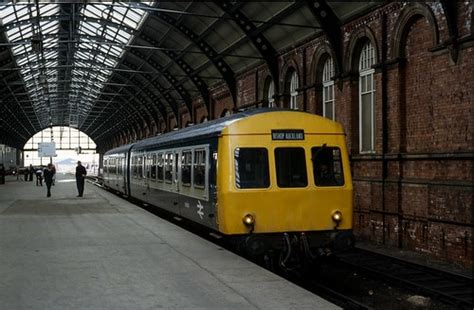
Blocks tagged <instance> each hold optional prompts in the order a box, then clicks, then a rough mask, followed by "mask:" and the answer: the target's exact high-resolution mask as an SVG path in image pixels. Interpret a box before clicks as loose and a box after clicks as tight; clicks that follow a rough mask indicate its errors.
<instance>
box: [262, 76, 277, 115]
mask: <svg viewBox="0 0 474 310" xmlns="http://www.w3.org/2000/svg"><path fill="white" fill-rule="evenodd" d="M272 82H273V85H274V87H273V89H274V91H275V89H276V87H275V81H274V80H273V78H272V76H271V75H270V74H268V75H267V76H266V77H265V79H264V82H263V88H262V102H263V105H262V106H264V107H268V104H269V102H268V90H269V88H270V84H271V83H272ZM275 95H276V94H275V93H274V94H273V96H274V97H275Z"/></svg>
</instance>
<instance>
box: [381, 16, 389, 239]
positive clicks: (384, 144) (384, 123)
mask: <svg viewBox="0 0 474 310" xmlns="http://www.w3.org/2000/svg"><path fill="white" fill-rule="evenodd" d="M387 80H388V77H387V14H386V13H384V14H383V15H382V111H381V112H382V211H383V213H382V234H383V238H382V243H383V244H384V245H385V241H386V240H385V239H386V233H385V228H386V222H385V212H386V205H385V186H386V179H387V176H388V161H387V158H386V155H387V151H388V128H387V123H388V119H387V118H388V115H387V106H388V85H387Z"/></svg>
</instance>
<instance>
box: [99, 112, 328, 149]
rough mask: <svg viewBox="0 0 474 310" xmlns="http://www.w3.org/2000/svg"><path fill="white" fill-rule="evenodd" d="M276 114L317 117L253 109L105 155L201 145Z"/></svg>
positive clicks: (123, 147)
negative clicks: (231, 128)
mask: <svg viewBox="0 0 474 310" xmlns="http://www.w3.org/2000/svg"><path fill="white" fill-rule="evenodd" d="M278 112H290V113H300V114H307V115H311V116H314V117H317V115H314V114H311V113H307V112H301V111H295V110H288V109H275V108H263V109H255V110H250V111H245V112H239V113H235V114H232V115H230V116H227V117H222V118H218V119H215V120H211V121H208V122H205V123H201V124H197V125H194V126H191V127H186V128H183V129H179V130H175V131H171V132H168V133H165V134H160V135H157V136H154V137H151V138H147V139H144V140H141V141H137V142H136V143H134V144H128V145H124V146H121V147H118V148H115V149H113V150H110V151H108V152H107V153H105V154H106V155H107V154H111V153H123V152H127V151H128V150H130V148H132V149H133V150H146V149H149V148H151V147H156V146H159V147H166V146H170V145H175V144H181V143H189V142H193V141H196V143H201V142H198V141H199V140H201V141H202V140H206V139H210V138H213V137H217V136H219V135H220V134H221V133H222V131H223V130H224V129H225V128H226V127H229V126H230V125H231V124H233V123H235V122H237V121H239V120H242V119H245V118H247V117H250V116H253V115H257V114H265V113H278ZM320 118H321V121H323V122H324V123H333V124H336V123H335V122H333V121H330V120H328V119H325V118H323V117H320Z"/></svg>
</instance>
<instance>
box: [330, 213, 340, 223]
mask: <svg viewBox="0 0 474 310" xmlns="http://www.w3.org/2000/svg"><path fill="white" fill-rule="evenodd" d="M332 220H333V221H334V222H336V223H337V224H339V223H340V222H341V221H342V213H341V211H334V212H333V214H332Z"/></svg>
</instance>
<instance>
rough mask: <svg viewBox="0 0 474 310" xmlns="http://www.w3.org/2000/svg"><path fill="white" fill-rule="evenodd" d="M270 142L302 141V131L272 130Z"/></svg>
mask: <svg viewBox="0 0 474 310" xmlns="http://www.w3.org/2000/svg"><path fill="white" fill-rule="evenodd" d="M272 140H304V130H301V129H279V130H272Z"/></svg>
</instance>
